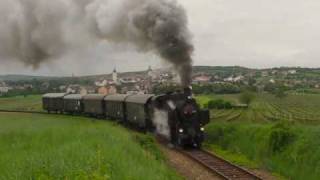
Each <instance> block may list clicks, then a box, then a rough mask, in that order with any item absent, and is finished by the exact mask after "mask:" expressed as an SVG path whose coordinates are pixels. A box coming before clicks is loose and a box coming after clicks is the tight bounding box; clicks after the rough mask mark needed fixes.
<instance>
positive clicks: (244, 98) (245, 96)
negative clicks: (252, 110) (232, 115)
mask: <svg viewBox="0 0 320 180" xmlns="http://www.w3.org/2000/svg"><path fill="white" fill-rule="evenodd" d="M254 98H255V95H254V94H253V93H252V92H249V91H246V92H243V93H242V94H241V95H240V97H239V100H240V102H241V103H244V104H247V105H250V103H251V102H252V101H253V100H254Z"/></svg>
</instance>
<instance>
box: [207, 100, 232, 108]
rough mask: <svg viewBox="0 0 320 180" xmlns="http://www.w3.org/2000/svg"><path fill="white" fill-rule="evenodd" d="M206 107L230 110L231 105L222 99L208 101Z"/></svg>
mask: <svg viewBox="0 0 320 180" xmlns="http://www.w3.org/2000/svg"><path fill="white" fill-rule="evenodd" d="M207 107H208V108H209V109H232V104H231V103H230V102H228V101H224V100H223V99H217V100H210V101H209V102H208V105H207Z"/></svg>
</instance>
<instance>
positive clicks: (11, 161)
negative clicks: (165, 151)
mask: <svg viewBox="0 0 320 180" xmlns="http://www.w3.org/2000/svg"><path fill="white" fill-rule="evenodd" d="M31 98H32V99H33V98H34V97H31ZM18 99H19V98H18ZM16 100H17V99H16V98H14V101H16ZM1 102H3V101H1ZM20 104H21V103H18V106H19V108H20V107H22V106H20ZM32 104H33V103H32ZM35 104H36V103H35ZM1 106H2V107H9V108H14V109H15V107H13V106H11V105H10V106H5V105H3V104H1ZM0 124H1V125H0V147H1V148H0V154H1V156H0V179H8V180H10V179H137V180H138V179H139V180H140V179H159V180H160V179H161V180H162V179H181V178H180V177H179V176H177V175H176V173H175V172H173V171H172V170H171V169H170V168H169V167H168V166H167V165H166V163H165V159H164V157H163V156H162V154H161V152H160V151H159V150H158V147H157V146H156V145H155V143H154V142H153V141H154V140H153V138H152V137H151V136H148V135H141V134H137V133H134V132H130V131H128V130H126V129H124V128H122V127H121V126H119V125H117V124H114V123H112V122H108V121H97V120H94V119H90V118H85V117H72V116H63V115H40V114H21V113H0Z"/></svg>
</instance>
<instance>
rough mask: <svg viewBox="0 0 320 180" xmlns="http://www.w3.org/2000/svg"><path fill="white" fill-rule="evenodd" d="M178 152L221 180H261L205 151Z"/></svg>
mask: <svg viewBox="0 0 320 180" xmlns="http://www.w3.org/2000/svg"><path fill="white" fill-rule="evenodd" d="M178 151H179V152H181V153H183V154H185V155H186V156H188V157H189V158H191V159H193V160H194V161H196V162H197V163H199V164H201V165H202V166H204V167H205V168H207V169H209V170H210V171H212V172H214V173H216V174H218V175H219V176H221V177H222V178H223V179H228V180H233V179H237V180H238V179H240V180H249V179H250V180H251V179H254V180H260V179H261V180H262V178H260V177H258V176H256V175H254V174H252V173H250V172H249V171H247V170H245V169H243V168H241V167H239V166H236V165H234V164H232V163H230V162H228V161H226V160H224V159H222V158H220V157H218V156H216V155H214V154H212V153H209V152H207V151H205V150H182V149H179V150H178Z"/></svg>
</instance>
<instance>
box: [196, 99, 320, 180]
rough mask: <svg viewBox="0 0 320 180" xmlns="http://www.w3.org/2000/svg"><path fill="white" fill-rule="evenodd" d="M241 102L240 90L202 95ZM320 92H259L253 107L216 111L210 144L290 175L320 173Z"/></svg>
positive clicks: (232, 158) (242, 160)
mask: <svg viewBox="0 0 320 180" xmlns="http://www.w3.org/2000/svg"><path fill="white" fill-rule="evenodd" d="M197 98H198V100H199V102H200V103H201V104H202V105H204V104H205V103H207V102H208V101H209V100H210V99H219V98H222V99H225V100H229V101H231V102H233V103H234V104H237V103H239V102H238V97H237V95H212V96H198V97H197ZM319 105H320V95H311V94H305V95H293V94H291V95H288V96H287V97H285V98H281V99H280V98H276V97H274V96H273V95H270V94H257V95H256V98H255V100H254V101H253V102H252V103H251V105H250V106H249V108H248V109H246V108H244V109H230V110H211V114H212V117H211V123H210V124H209V125H208V126H207V127H206V133H207V135H208V137H207V140H206V144H205V147H206V148H208V149H210V150H214V151H216V152H218V153H219V154H220V155H221V156H223V157H224V158H226V159H229V160H230V161H233V162H235V163H238V164H241V165H245V166H249V167H251V168H263V169H266V170H269V171H271V172H274V173H276V174H280V175H282V176H284V177H286V178H288V179H319V178H320V149H319V146H320V136H319V135H320V126H319V125H320V116H319V115H320V112H319V111H318V107H319Z"/></svg>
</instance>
